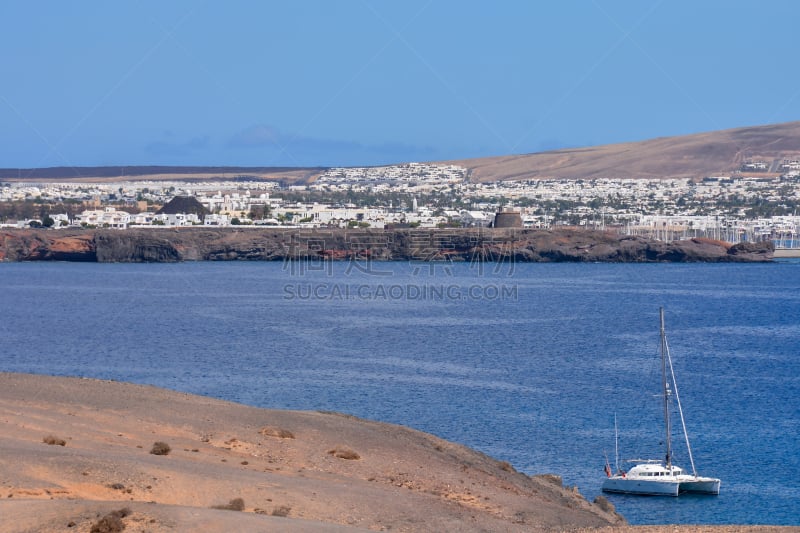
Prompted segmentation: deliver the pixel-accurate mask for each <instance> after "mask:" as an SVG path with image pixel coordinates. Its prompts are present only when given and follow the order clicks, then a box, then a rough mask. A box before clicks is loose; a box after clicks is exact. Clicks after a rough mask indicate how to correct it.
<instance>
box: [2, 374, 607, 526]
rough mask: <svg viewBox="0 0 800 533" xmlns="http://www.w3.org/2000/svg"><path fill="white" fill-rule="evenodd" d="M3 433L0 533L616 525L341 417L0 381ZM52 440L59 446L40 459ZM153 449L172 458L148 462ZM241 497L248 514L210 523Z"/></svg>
mask: <svg viewBox="0 0 800 533" xmlns="http://www.w3.org/2000/svg"><path fill="white" fill-rule="evenodd" d="M0 428H2V432H1V433H0V531H26V530H30V531H44V530H52V531H62V530H65V529H64V528H65V527H66V525H67V524H69V523H70V522H74V523H75V525H74V527H71V528H69V531H88V530H89V528H90V524H91V523H92V522H95V521H97V519H98V517H99V516H100V515H104V514H106V513H108V512H109V511H111V510H114V509H121V508H123V507H125V506H128V507H130V510H131V511H132V514H130V516H127V517H125V518H124V520H123V521H124V522H125V523H126V524H128V528H127V529H126V531H190V530H205V531H235V530H238V531H258V530H275V531H277V530H280V531H287V530H293V529H294V530H297V531H309V530H322V531H328V530H331V531H335V530H337V529H338V528H340V527H347V528H356V529H368V530H388V529H391V530H393V531H453V530H466V531H481V530H483V531H530V530H534V529H537V528H543V527H550V528H557V529H561V528H571V527H586V526H590V527H594V526H602V525H608V524H611V523H615V521H617V520H618V518H617V517H615V516H614V515H613V514H609V513H605V512H603V511H602V510H601V509H600V508H599V507H598V506H596V505H590V504H589V503H588V502H586V501H585V500H583V499H582V498H581V497H580V496H579V495H577V494H576V493H574V492H572V491H570V490H567V489H563V488H561V486H560V484H558V483H553V482H552V481H550V480H547V479H543V478H530V477H528V476H525V475H523V474H519V473H516V472H514V471H513V469H511V468H510V467H509V466H508V465H504V464H502V463H499V462H497V461H495V460H493V459H490V458H488V457H486V456H485V455H482V454H479V453H476V452H474V451H471V450H469V449H467V448H464V447H462V446H458V445H455V444H452V443H448V442H446V441H443V440H441V439H438V438H436V437H433V436H431V435H427V434H424V433H420V432H417V431H413V430H409V429H407V428H403V427H400V426H394V425H388V424H381V423H376V422H370V421H365V420H359V419H356V418H354V417H349V416H345V415H340V414H332V413H317V412H288V411H272V410H264V409H256V408H251V407H246V406H242V405H237V404H232V403H228V402H222V401H218V400H214V399H210V398H204V397H198V396H191V395H187V394H182V393H176V392H171V391H167V390H162V389H157V388H154V387H147V386H139V385H131V384H124V383H118V382H110V381H99V380H90V379H79V378H53V377H45V376H31V375H24V374H0ZM264 428H272V429H273V430H275V431H273V433H278V431H277V430H278V429H280V430H284V431H288V432H291V433H292V435H293V436H294V438H286V437H284V438H281V437H277V436H271V435H269V433H270V431H262V430H264ZM51 434H52V435H53V436H56V437H58V438H61V439H64V440H65V441H66V445H65V446H59V445H57V444H56V445H48V444H45V443H44V442H43V438H44V437H46V436H48V435H51ZM155 441H163V442H166V443H168V444H169V445H170V446H171V448H172V451H171V452H170V453H169V454H168V455H153V454H151V453H149V452H150V449H151V447H152V445H153V443H154V442H155ZM332 450H339V451H343V452H347V451H352V452H356V453H357V454H358V456H359V458H358V459H345V458H339V457H336V456H335V455H332V454H331V453H329V452H330V451H332ZM339 455H346V454H339ZM234 498H242V499H243V500H244V504H245V510H244V512H235V511H223V510H217V509H212V506H215V505H224V504H227V503H228V502H230V501H231V500H232V499H234ZM273 514H278V515H280V514H285V515H286V517H280V516H278V517H275V516H273Z"/></svg>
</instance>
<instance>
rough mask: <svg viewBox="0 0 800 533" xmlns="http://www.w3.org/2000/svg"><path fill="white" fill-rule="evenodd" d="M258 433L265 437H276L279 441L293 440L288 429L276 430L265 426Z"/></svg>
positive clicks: (292, 434)
mask: <svg viewBox="0 0 800 533" xmlns="http://www.w3.org/2000/svg"><path fill="white" fill-rule="evenodd" d="M259 433H260V434H262V435H264V436H265V437H278V438H279V439H293V438H294V433H292V432H291V431H289V430H288V429H283V428H276V427H274V426H265V427H263V428H261V429H260V430H259Z"/></svg>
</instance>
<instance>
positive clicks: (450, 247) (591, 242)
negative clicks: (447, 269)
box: [0, 227, 774, 263]
mask: <svg viewBox="0 0 800 533" xmlns="http://www.w3.org/2000/svg"><path fill="white" fill-rule="evenodd" d="M773 252H774V247H773V245H772V243H771V242H764V243H740V244H736V245H731V244H729V243H725V242H723V241H716V240H711V239H704V238H692V239H687V240H682V241H673V242H662V241H656V240H652V239H645V238H643V237H637V236H625V235H618V234H616V233H611V232H602V231H593V230H579V229H558V230H534V229H485V228H476V229H473V228H470V229H461V228H455V229H436V230H431V229H391V230H377V229H297V228H292V229H284V228H242V229H239V228H202V227H196V228H157V229H127V230H110V229H65V230H44V229H40V230H35V229H19V230H17V229H5V230H0V261H11V262H14V261H78V262H99V263H142V262H155V263H162V262H181V261H241V260H245V261H283V260H345V261H371V260H375V261H407V260H421V261H459V262H463V261H466V262H479V261H515V262H608V263H653V262H678V263H680V262H711V263H722V262H726V263H727V262H768V261H771V260H772V258H773Z"/></svg>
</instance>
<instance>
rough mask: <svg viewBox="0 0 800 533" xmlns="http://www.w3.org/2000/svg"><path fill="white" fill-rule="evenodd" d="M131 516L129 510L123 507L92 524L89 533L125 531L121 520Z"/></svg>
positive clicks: (117, 532)
mask: <svg viewBox="0 0 800 533" xmlns="http://www.w3.org/2000/svg"><path fill="white" fill-rule="evenodd" d="M129 514H131V510H130V509H128V508H127V507H123V508H122V509H119V510H117V511H111V512H110V513H108V514H107V515H105V516H104V517H103V518H101V519H100V520H98V521H97V522H95V523H94V524H92V529H91V530H90V533H119V532H120V531H122V530H124V529H125V523H124V522H123V521H122V519H123V518H125V517H126V516H128V515H129Z"/></svg>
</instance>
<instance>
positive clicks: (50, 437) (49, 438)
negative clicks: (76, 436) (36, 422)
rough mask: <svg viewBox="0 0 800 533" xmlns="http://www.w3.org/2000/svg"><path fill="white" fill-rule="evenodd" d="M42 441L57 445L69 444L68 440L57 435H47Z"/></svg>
mask: <svg viewBox="0 0 800 533" xmlns="http://www.w3.org/2000/svg"><path fill="white" fill-rule="evenodd" d="M42 442H44V443H45V444H50V445H56V446H66V445H67V441H65V440H64V439H59V438H58V437H56V436H55V435H48V436H46V437H45V438H43V439H42Z"/></svg>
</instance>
